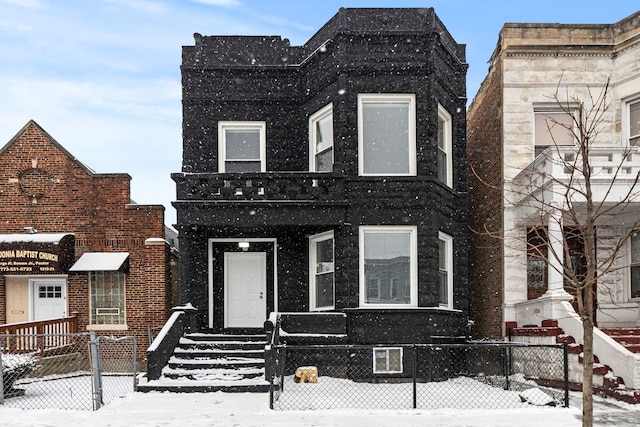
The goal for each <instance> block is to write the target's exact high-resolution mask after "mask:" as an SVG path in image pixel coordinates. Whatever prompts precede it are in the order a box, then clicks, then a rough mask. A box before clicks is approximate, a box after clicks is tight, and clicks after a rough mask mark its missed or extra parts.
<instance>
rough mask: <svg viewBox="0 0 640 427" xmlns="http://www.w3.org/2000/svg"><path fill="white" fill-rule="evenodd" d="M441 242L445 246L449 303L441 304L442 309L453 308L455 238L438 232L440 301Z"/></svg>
mask: <svg viewBox="0 0 640 427" xmlns="http://www.w3.org/2000/svg"><path fill="white" fill-rule="evenodd" d="M440 242H444V246H445V251H446V253H445V256H446V259H445V268H446V273H447V303H446V304H444V303H442V302H439V303H438V305H439V306H440V307H441V308H448V309H452V308H453V237H451V236H450V235H448V234H445V233H443V232H441V231H439V232H438V299H440V274H441V271H442V270H441V269H440V256H441V253H440Z"/></svg>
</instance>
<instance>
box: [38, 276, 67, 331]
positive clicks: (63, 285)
mask: <svg viewBox="0 0 640 427" xmlns="http://www.w3.org/2000/svg"><path fill="white" fill-rule="evenodd" d="M39 286H46V287H47V288H46V289H43V292H44V296H43V297H40V296H39V289H37V287H39ZM58 295H59V296H58ZM47 297H49V298H51V299H52V300H54V299H55V300H58V299H60V300H61V301H62V304H63V307H62V311H59V312H58V313H54V314H53V315H52V316H44V317H42V316H36V311H37V309H36V302H37V301H39V300H45V299H46V298H47ZM68 312H69V307H68V303H67V280H66V279H63V278H44V277H40V278H34V279H29V320H30V321H34V320H44V319H49V318H58V317H66V316H67V313H68ZM38 314H39V313H38Z"/></svg>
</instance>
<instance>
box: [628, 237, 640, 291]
mask: <svg viewBox="0 0 640 427" xmlns="http://www.w3.org/2000/svg"><path fill="white" fill-rule="evenodd" d="M629 247H630V253H631V256H630V261H631V263H630V265H629V276H630V279H631V280H630V285H631V298H640V230H639V231H636V232H634V233H633V234H631V238H630V239H629Z"/></svg>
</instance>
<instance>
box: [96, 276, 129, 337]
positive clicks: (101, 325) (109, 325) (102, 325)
mask: <svg viewBox="0 0 640 427" xmlns="http://www.w3.org/2000/svg"><path fill="white" fill-rule="evenodd" d="M95 273H108V274H120V275H122V306H123V309H122V310H120V309H119V307H94V305H93V296H94V295H93V294H94V286H95V285H94V283H93V275H94V274H95ZM88 278H89V325H88V326H87V329H126V328H127V275H126V274H125V273H123V272H120V271H89V277H88ZM114 309H117V311H118V314H113V312H110V310H114ZM101 310H106V312H103V313H100V311H101ZM94 314H95V315H96V316H112V317H114V318H115V317H118V318H120V317H121V318H122V322H121V323H93V317H94Z"/></svg>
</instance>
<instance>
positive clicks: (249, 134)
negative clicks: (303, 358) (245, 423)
mask: <svg viewBox="0 0 640 427" xmlns="http://www.w3.org/2000/svg"><path fill="white" fill-rule="evenodd" d="M181 69H182V77H183V163H182V172H180V173H174V174H173V175H172V176H173V179H174V181H175V182H176V187H177V196H178V199H177V201H176V202H175V203H174V205H175V207H176V210H177V215H178V221H177V222H178V229H179V232H180V248H181V254H182V255H183V256H182V257H181V273H180V274H181V284H180V286H181V298H182V302H183V303H187V302H190V303H192V304H193V305H194V306H196V308H197V309H198V313H199V322H200V326H201V327H207V328H212V329H213V330H214V331H217V332H226V333H233V332H234V331H242V330H254V331H255V330H260V329H261V328H262V326H263V323H264V321H265V320H266V319H267V318H268V317H269V315H270V313H282V312H298V313H299V312H303V313H305V312H306V313H316V315H318V316H321V314H322V313H344V314H345V315H346V317H347V319H348V320H347V323H348V326H347V328H346V329H347V330H348V334H349V340H350V342H354V343H380V342H398V343H411V342H432V341H433V340H436V339H447V337H448V338H449V339H454V338H452V337H460V336H464V334H465V331H466V327H467V314H466V313H467V305H468V298H467V269H466V265H467V262H466V257H467V250H466V236H467V225H466V219H467V218H466V166H465V102H466V98H465V96H466V92H465V90H466V89H465V81H466V70H467V64H466V63H465V47H464V45H460V44H458V43H457V42H456V41H455V40H454V39H453V38H452V37H451V35H450V34H449V33H448V32H447V30H446V28H445V27H444V25H443V24H442V23H441V22H440V20H439V19H438V17H437V16H436V14H435V13H434V11H433V9H427V8H425V9H393V8H391V9H340V11H339V12H338V13H337V14H336V15H335V16H334V17H333V18H332V19H331V20H330V21H329V22H327V23H326V24H325V25H324V26H323V27H322V28H321V29H319V30H318V32H317V33H316V34H315V35H314V36H313V37H312V38H311V39H310V40H309V41H308V42H307V43H305V44H304V45H303V46H291V45H290V44H289V42H288V40H283V39H281V38H280V37H262V36H257V37H251V36H201V35H199V34H196V35H195V45H194V46H185V47H184V48H183V62H182V68H181ZM246 272H250V274H251V275H252V277H253V278H254V279H255V280H254V281H253V282H252V283H257V284H258V285H257V287H256V288H251V289H243V290H241V291H238V293H236V294H234V293H235V292H236V291H237V289H239V288H241V287H242V286H241V285H242V283H243V281H246V280H247V278H246V274H247V273H246ZM234 280H236V281H235V282H234ZM249 282H251V281H249ZM244 283H248V282H244ZM243 286H244V285H243ZM310 325H311V326H312V325H313V322H310ZM307 332H313V331H312V330H307Z"/></svg>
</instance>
